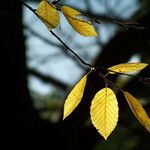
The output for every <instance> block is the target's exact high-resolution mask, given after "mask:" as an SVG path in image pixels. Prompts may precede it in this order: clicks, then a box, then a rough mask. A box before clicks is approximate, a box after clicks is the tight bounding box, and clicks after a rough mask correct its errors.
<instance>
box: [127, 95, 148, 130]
mask: <svg viewBox="0 0 150 150" xmlns="http://www.w3.org/2000/svg"><path fill="white" fill-rule="evenodd" d="M124 95H125V97H126V100H127V102H128V104H129V106H130V108H131V110H132V112H133V113H134V115H135V116H136V118H137V119H138V120H139V122H140V123H141V124H142V125H143V126H144V127H145V128H146V129H147V130H148V131H149V132H150V118H149V116H148V115H147V113H146V111H145V110H144V108H143V107H142V105H141V104H140V102H139V101H138V100H137V99H136V98H135V97H134V96H132V95H131V94H130V93H128V92H124Z"/></svg>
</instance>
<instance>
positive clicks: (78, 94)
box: [63, 75, 87, 119]
mask: <svg viewBox="0 0 150 150" xmlns="http://www.w3.org/2000/svg"><path fill="white" fill-rule="evenodd" d="M86 81H87V75H85V76H84V77H83V78H82V79H81V80H80V81H79V82H78V83H77V84H76V86H75V87H74V88H73V90H72V91H71V92H70V94H69V95H68V97H67V99H66V101H65V104H64V116H63V119H65V118H66V117H67V116H69V115H70V114H71V113H72V112H73V110H74V109H75V108H76V107H77V106H78V104H79V103H80V101H81V99H82V96H83V93H84V88H85V85H86Z"/></svg>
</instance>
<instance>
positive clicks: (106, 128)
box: [90, 88, 118, 140]
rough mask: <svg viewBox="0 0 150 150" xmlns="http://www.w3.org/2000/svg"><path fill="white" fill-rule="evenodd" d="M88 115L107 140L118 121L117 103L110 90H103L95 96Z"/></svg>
mask: <svg viewBox="0 0 150 150" xmlns="http://www.w3.org/2000/svg"><path fill="white" fill-rule="evenodd" d="M90 114H91V120H92V123H93V125H94V126H95V128H96V129H97V130H98V132H99V133H100V134H101V135H102V136H103V137H104V138H105V140H107V137H108V136H109V135H110V134H111V132H112V131H113V130H114V128H115V127H116V125H117V121H118V102H117V99H116V96H115V93H114V92H113V91H112V90H111V89H110V88H103V89H102V90H100V91H99V92H98V93H97V94H96V95H95V97H94V99H93V100H92V105H91V111H90Z"/></svg>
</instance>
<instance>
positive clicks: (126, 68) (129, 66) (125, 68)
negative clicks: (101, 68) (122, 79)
mask: <svg viewBox="0 0 150 150" xmlns="http://www.w3.org/2000/svg"><path fill="white" fill-rule="evenodd" d="M147 65H148V64H146V63H139V62H137V63H125V64H118V65H115V66H112V67H110V68H108V70H109V73H111V74H115V72H119V73H126V72H133V71H138V70H141V69H144V68H145V67H146V66H147ZM111 70H112V71H111ZM113 71H114V72H113Z"/></svg>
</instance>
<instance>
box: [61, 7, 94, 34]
mask: <svg viewBox="0 0 150 150" xmlns="http://www.w3.org/2000/svg"><path fill="white" fill-rule="evenodd" d="M61 10H62V12H63V14H64V16H65V18H66V19H67V20H68V22H69V23H70V25H71V26H72V27H73V28H74V29H75V30H76V31H77V32H78V33H80V34H81V35H84V36H96V35H97V33H96V31H95V29H94V27H93V25H92V23H91V21H85V20H84V19H83V17H82V16H81V12H79V11H78V10H75V9H73V8H71V7H68V6H62V7H61Z"/></svg>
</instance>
